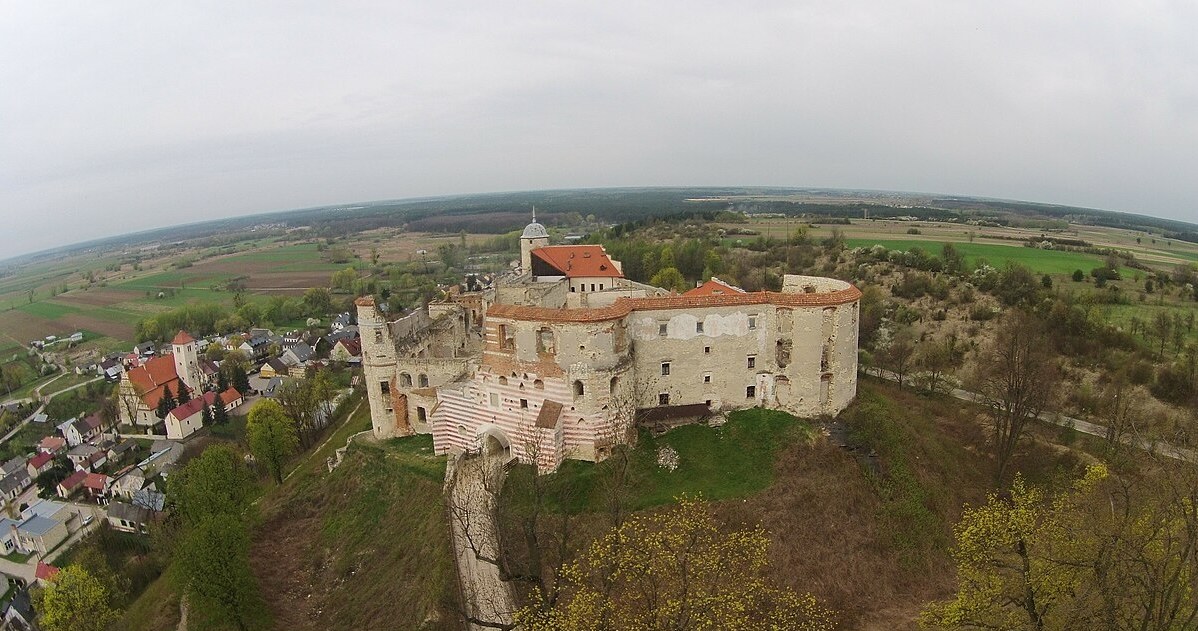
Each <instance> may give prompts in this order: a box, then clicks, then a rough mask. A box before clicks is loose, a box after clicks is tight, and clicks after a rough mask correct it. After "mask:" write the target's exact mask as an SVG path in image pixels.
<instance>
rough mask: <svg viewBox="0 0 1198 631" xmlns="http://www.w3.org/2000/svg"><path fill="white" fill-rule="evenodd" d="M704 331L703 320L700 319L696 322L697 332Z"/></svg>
mask: <svg viewBox="0 0 1198 631" xmlns="http://www.w3.org/2000/svg"><path fill="white" fill-rule="evenodd" d="M702 332H703V321H702V320H699V321H698V322H696V323H695V333H702Z"/></svg>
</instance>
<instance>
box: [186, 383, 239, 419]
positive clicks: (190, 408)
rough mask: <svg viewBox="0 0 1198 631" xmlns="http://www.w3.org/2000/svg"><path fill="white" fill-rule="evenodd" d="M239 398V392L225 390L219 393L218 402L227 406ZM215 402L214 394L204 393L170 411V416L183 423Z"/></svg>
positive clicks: (232, 389)
mask: <svg viewBox="0 0 1198 631" xmlns="http://www.w3.org/2000/svg"><path fill="white" fill-rule="evenodd" d="M240 398H241V393H240V392H238V391H237V390H236V389H234V388H229V389H228V390H225V391H224V392H222V393H221V395H220V402H221V403H223V404H224V405H229V404H230V403H232V402H233V401H236V400H237V399H240ZM215 401H216V393H215V392H205V393H204V396H202V397H196V398H194V399H192V400H190V401H188V402H187V403H184V404H183V405H180V406H179V407H177V408H175V409H173V410H171V412H170V414H171V416H173V417H175V418H176V419H177V420H180V421H183V420H186V419H189V418H191V417H192V416H194V415H195V414H198V413H199V412H200V408H202V407H203V406H205V405H207V406H211V405H212V404H213V402H215Z"/></svg>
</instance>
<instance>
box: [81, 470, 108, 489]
mask: <svg viewBox="0 0 1198 631" xmlns="http://www.w3.org/2000/svg"><path fill="white" fill-rule="evenodd" d="M83 486H85V487H87V488H89V489H91V490H93V491H103V490H104V487H106V486H108V476H106V475H104V474H103V473H89V474H87V478H85V479H84V480H83Z"/></svg>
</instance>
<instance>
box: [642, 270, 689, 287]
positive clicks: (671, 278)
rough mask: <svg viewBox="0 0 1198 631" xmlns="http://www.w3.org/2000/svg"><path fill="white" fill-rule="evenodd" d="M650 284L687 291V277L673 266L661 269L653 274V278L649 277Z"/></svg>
mask: <svg viewBox="0 0 1198 631" xmlns="http://www.w3.org/2000/svg"><path fill="white" fill-rule="evenodd" d="M649 284H650V285H653V286H656V287H661V288H663V289H672V290H674V291H686V289H687V286H686V279H685V278H683V277H682V272H679V271H678V270H677V269H676V268H673V267H666V268H663V269H661V270H660V271H659V272H657V273H656V274H654V275H653V278H650V279H649Z"/></svg>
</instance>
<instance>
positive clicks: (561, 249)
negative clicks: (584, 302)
mask: <svg viewBox="0 0 1198 631" xmlns="http://www.w3.org/2000/svg"><path fill="white" fill-rule="evenodd" d="M532 255H533V256H535V257H537V258H539V259H541V260H542V261H545V262H546V263H548V264H550V265H552V266H553V267H554V269H557V270H559V271H561V273H562V274H565V275H566V276H567V277H569V278H578V277H580V276H588V277H589V276H601V277H603V276H605V277H609V278H623V277H624V274H623V273H621V272H620V270H619V268H617V267H616V264H615V263H613V262H612V260H611V257H609V256H608V255H607V252H606V251H605V250H604V249H603V246H601V245H547V246H545V247H542V248H537V249H535V250H533V251H532Z"/></svg>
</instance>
